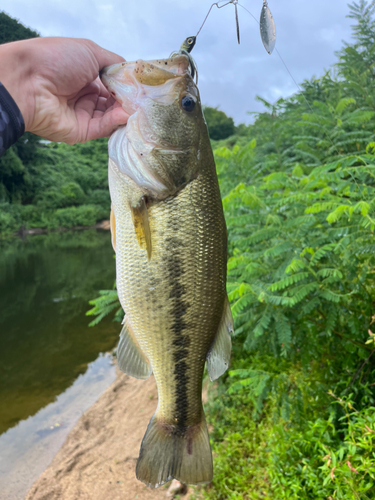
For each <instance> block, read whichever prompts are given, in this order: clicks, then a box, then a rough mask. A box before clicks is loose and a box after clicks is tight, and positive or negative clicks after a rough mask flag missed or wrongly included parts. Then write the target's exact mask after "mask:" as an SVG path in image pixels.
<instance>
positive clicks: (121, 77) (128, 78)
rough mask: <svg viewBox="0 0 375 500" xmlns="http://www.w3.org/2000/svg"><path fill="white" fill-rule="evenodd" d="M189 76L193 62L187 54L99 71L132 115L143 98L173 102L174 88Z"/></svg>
mask: <svg viewBox="0 0 375 500" xmlns="http://www.w3.org/2000/svg"><path fill="white" fill-rule="evenodd" d="M186 75H190V61H189V57H188V56H187V55H184V54H181V55H177V56H175V57H171V58H169V59H158V60H155V61H143V60H142V59H139V60H137V61H135V62H124V63H120V64H113V65H112V66H107V67H105V68H103V69H102V71H101V72H100V78H101V80H102V82H103V84H104V86H105V87H106V88H107V89H108V91H109V92H110V94H111V95H112V96H113V97H114V98H115V99H116V100H117V101H118V102H120V103H121V105H122V107H123V108H124V110H125V111H126V112H127V113H128V114H129V115H131V114H133V113H135V111H136V110H137V109H138V108H139V106H140V105H141V103H142V101H143V99H144V98H151V99H154V100H157V101H158V102H162V103H164V104H172V103H173V101H174V99H175V97H176V96H175V93H174V92H173V88H174V87H175V84H176V83H178V82H179V81H181V78H184V77H185V76H186Z"/></svg>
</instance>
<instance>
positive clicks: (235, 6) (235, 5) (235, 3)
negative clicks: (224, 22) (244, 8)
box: [195, 0, 240, 43]
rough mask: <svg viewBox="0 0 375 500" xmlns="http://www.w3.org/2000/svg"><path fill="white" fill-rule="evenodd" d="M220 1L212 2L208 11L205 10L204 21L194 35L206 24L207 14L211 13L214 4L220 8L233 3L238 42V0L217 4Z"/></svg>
mask: <svg viewBox="0 0 375 500" xmlns="http://www.w3.org/2000/svg"><path fill="white" fill-rule="evenodd" d="M220 3H221V2H214V3H213V4H212V5H211V7H210V9H209V11H208V12H207V15H206V17H205V18H204V21H203V23H202V26H201V27H200V28H199V30H198V33H197V34H196V35H195V37H197V36H198V35H199V33H200V32H201V31H202V28H203V26H204V25H205V24H206V21H207V19H208V16H209V15H210V14H211V11H212V9H213V8H214V7H215V6H216V7H217V8H218V9H222V8H223V7H226V6H227V5H229V4H233V5H234V9H235V15H236V28H237V40H238V43H240V23H239V20H238V9H237V4H238V0H230V1H229V2H226V3H224V4H223V5H219V4H220Z"/></svg>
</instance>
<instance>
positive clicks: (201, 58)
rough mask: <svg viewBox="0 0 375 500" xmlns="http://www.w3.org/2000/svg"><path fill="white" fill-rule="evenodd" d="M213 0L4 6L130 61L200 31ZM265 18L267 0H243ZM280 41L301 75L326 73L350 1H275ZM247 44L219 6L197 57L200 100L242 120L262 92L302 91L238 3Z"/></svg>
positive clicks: (344, 30) (46, 31) (9, 1)
mask: <svg viewBox="0 0 375 500" xmlns="http://www.w3.org/2000/svg"><path fill="white" fill-rule="evenodd" d="M211 3H212V2H211V1H210V0H2V1H1V3H0V8H1V9H2V10H4V11H5V12H6V13H7V14H9V15H10V16H12V17H15V18H17V19H18V20H20V21H21V22H22V23H23V24H24V25H26V26H29V27H30V28H33V29H36V30H37V31H38V32H39V33H40V34H41V35H42V36H69V37H81V38H90V39H91V40H94V41H95V42H96V43H98V44H99V45H102V46H103V47H105V48H106V49H109V50H112V51H113V52H117V53H118V54H121V55H122V56H123V57H125V59H127V60H128V61H130V60H134V59H138V58H142V59H154V58H161V57H167V56H169V54H170V53H171V52H172V51H173V50H176V49H178V48H179V46H180V45H181V43H182V41H183V40H184V39H185V38H186V37H187V36H190V35H195V34H196V33H197V31H198V29H199V27H200V25H201V23H202V22H203V19H204V17H205V15H206V13H207V11H208V9H209V7H210V5H211ZM240 3H242V4H243V5H244V6H245V7H246V8H247V9H248V10H250V11H251V13H252V14H253V15H254V16H255V17H256V18H257V19H259V15H260V11H261V7H262V4H263V1H262V0H240ZM268 5H269V7H270V9H271V12H272V14H273V17H274V19H275V23H276V31H277V41H276V48H277V49H278V51H279V52H280V54H281V56H282V57H283V59H284V61H285V62H286V64H287V66H288V67H289V70H290V72H291V73H292V75H293V76H294V78H295V80H296V81H297V82H299V83H300V82H302V81H303V80H304V79H305V78H308V79H310V78H311V77H312V76H314V75H315V76H321V75H322V74H323V73H324V69H328V68H329V67H330V66H331V65H332V64H333V63H334V62H335V60H336V57H335V55H334V52H335V51H336V50H338V49H340V47H341V46H342V41H343V40H345V41H350V34H351V30H350V24H351V23H352V20H351V19H347V18H346V15H347V14H348V12H349V9H348V6H347V1H346V0H328V1H327V0H269V2H268ZM239 14H240V26H241V38H242V41H241V45H240V46H238V44H237V39H236V31H235V21H234V7H233V5H228V6H227V7H224V8H223V9H220V10H218V9H217V8H216V7H214V9H213V10H212V13H211V15H210V17H209V19H208V21H207V23H206V25H205V27H204V28H203V30H202V32H201V34H200V35H199V37H198V41H197V45H196V47H195V49H194V51H193V56H194V58H195V60H196V62H197V65H198V68H199V88H200V92H201V97H202V102H203V103H204V104H207V105H209V106H219V108H220V109H222V110H223V111H225V112H226V113H227V114H228V115H230V116H233V118H234V119H235V121H236V123H240V122H246V123H248V122H249V121H250V120H251V117H250V116H249V115H248V114H247V111H260V110H262V105H261V104H260V103H258V102H257V101H255V100H254V97H255V96H256V95H260V96H262V97H263V98H265V99H267V100H269V101H271V102H274V101H276V100H277V99H278V98H279V97H281V96H283V97H287V96H289V95H291V94H293V93H294V92H295V91H296V86H295V84H294V83H293V81H292V79H291V77H290V76H289V75H288V73H287V71H286V70H285V68H284V66H283V64H282V62H281V61H280V59H279V57H278V55H277V53H276V52H274V53H273V54H272V55H271V56H269V55H268V54H267V52H266V51H265V49H264V48H263V45H262V42H261V39H260V35H259V26H258V25H257V23H256V22H255V20H254V19H253V18H252V17H251V16H250V15H249V14H248V13H247V12H245V11H244V10H243V9H241V8H239Z"/></svg>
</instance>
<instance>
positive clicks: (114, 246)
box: [110, 205, 116, 253]
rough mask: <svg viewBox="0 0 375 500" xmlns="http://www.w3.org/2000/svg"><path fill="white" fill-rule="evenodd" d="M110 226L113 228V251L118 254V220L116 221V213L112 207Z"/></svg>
mask: <svg viewBox="0 0 375 500" xmlns="http://www.w3.org/2000/svg"><path fill="white" fill-rule="evenodd" d="M110 226H111V240H112V246H113V250H114V251H115V253H116V219H115V212H114V211H113V206H112V205H111V217H110Z"/></svg>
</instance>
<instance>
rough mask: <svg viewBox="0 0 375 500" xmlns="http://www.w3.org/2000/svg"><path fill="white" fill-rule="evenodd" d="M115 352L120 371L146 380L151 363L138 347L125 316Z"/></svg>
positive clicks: (150, 370)
mask: <svg viewBox="0 0 375 500" xmlns="http://www.w3.org/2000/svg"><path fill="white" fill-rule="evenodd" d="M116 352H117V366H118V367H119V368H120V370H121V371H122V372H124V373H126V374H127V375H130V377H135V378H139V379H142V380H146V379H147V378H148V377H149V376H150V375H151V373H152V368H151V364H150V362H149V360H148V359H147V357H146V355H145V354H144V353H143V351H142V349H141V348H140V347H139V344H138V342H137V340H136V338H135V335H134V333H133V330H132V328H131V326H130V323H129V321H128V320H127V316H125V322H124V327H123V329H122V331H121V334H120V342H119V344H118V346H117V351H116Z"/></svg>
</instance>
